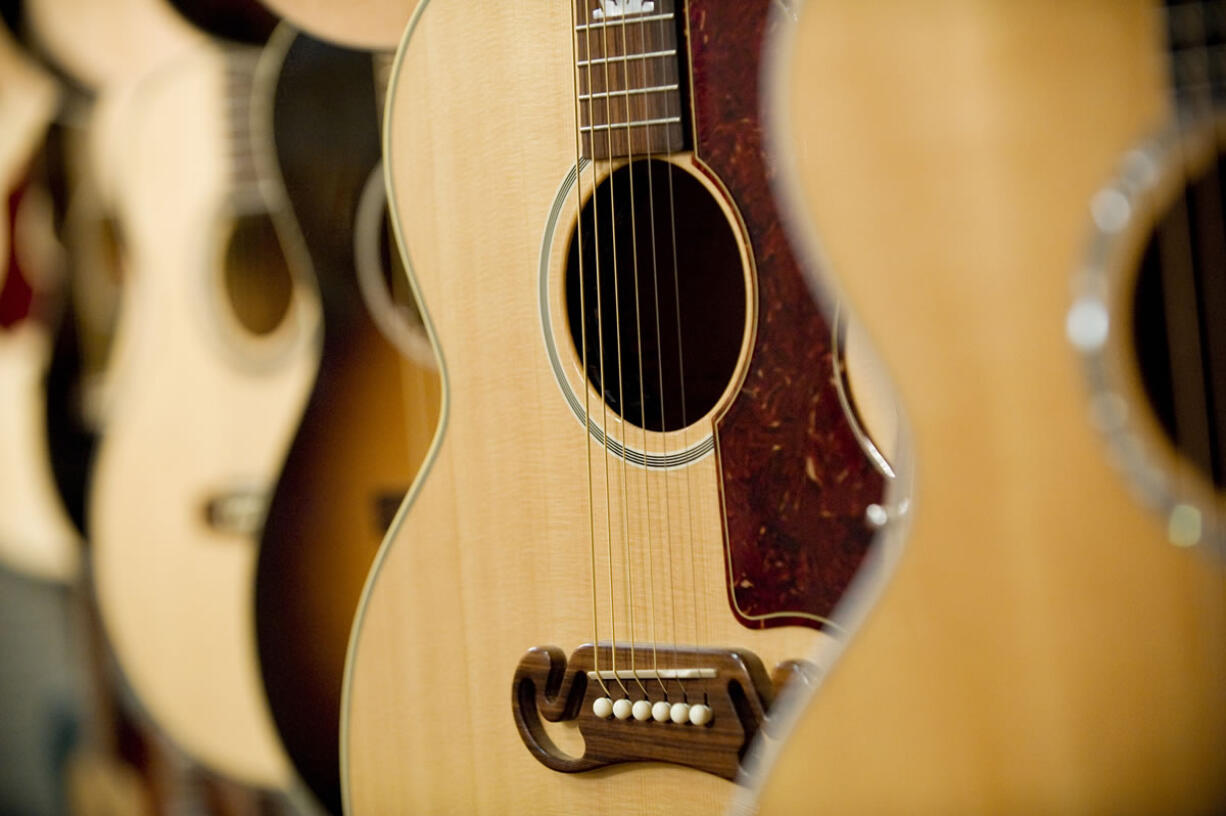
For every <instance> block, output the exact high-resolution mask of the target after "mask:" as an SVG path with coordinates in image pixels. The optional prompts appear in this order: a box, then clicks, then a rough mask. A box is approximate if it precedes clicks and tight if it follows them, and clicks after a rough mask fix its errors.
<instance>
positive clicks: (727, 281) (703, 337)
mask: <svg viewBox="0 0 1226 816" xmlns="http://www.w3.org/2000/svg"><path fill="white" fill-rule="evenodd" d="M580 224H581V229H580V230H576V231H574V232H572V234H571V239H570V250H569V256H568V260H567V268H566V307H567V316H568V319H569V327H570V335H571V340H572V341H573V342H574V346H575V351H576V354H578V355H579V357H580V359H582V358H583V356H584V348H583V343H584V335H585V334H586V344H587V355H586V357H587V376H588V379H589V380H590V381H591V383H592V385H593V387H594V388H595V389H596V391H597V392H598V393H601V394H603V395H604V399H605V402H606V404H607V405H608V407H609V408H610V409H611V410H613V411H614V412H616V413H617V414H619V415H620V416H622V417H623V418H624V419H625V420H626V421H628V422H630V423H633V424H635V425H638V426H639V427H643V428H647V429H648V430H651V431H664V430H670V431H671V430H677V429H680V428H684V427H686V426H688V425H690V424H692V423H693V422H695V421H696V420H698V419H699V418H701V417H702V416H704V415H706V414H707V413H708V412H709V411H710V410H711V409H712V408H714V407H715V404H716V402H717V401H718V400H719V398H720V396H721V395H722V394H723V393H724V391H725V390H727V387H728V383H729V381H730V380H731V379H732V377H733V375H734V373H735V371H736V364H737V358H738V356H739V354H740V350H741V346H742V343H743V340H744V335H745V272H744V268H743V266H742V261H741V254H740V251H739V249H738V245H737V241H736V236H735V234H734V233H733V230H732V226H731V225H730V224H729V223H728V219H727V217H726V216H725V215H724V212H723V210H721V209H720V206H719V204H718V203H717V202H716V200H715V199H714V198H713V197H712V195H711V193H710V192H708V191H707V189H706V188H705V187H703V186H702V184H700V183H699V182H698V180H697V179H695V178H693V177H692V176H691V175H690V174H689V173H687V172H685V171H684V170H681V169H679V168H677V167H675V166H674V165H671V164H669V163H667V162H664V161H654V160H641V161H636V162H633V163H632V164H629V165H627V166H625V167H622V168H620V169H618V170H617V171H615V172H614V173H612V174H611V175H610V176H609V177H608V178H607V179H605V180H604V181H603V182H602V183H601V184H600V185H598V186H597V188H596V191H595V194H594V195H593V196H591V197H590V198H589V199H588V200H587V201H586V202H585V204H584V206H583V210H582V213H581V216H580ZM674 238H675V240H674ZM580 246H582V251H583V261H582V263H580V260H579V251H580ZM674 249H675V252H674ZM580 281H582V286H581V285H580ZM581 303H582V307H583V308H582V309H581ZM584 313H586V314H584ZM583 318H586V320H583ZM584 323H585V324H586V325H584ZM584 328H585V329H586V332H584Z"/></svg>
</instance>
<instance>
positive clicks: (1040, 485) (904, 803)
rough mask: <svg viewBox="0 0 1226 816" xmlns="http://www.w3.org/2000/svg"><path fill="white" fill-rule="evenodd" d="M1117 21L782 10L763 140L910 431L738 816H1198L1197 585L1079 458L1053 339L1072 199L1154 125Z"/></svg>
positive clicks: (1079, 238) (1063, 342) (1122, 8)
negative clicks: (854, 599) (867, 607)
mask: <svg viewBox="0 0 1226 816" xmlns="http://www.w3.org/2000/svg"><path fill="white" fill-rule="evenodd" d="M1155 11H1156V8H1155V6H1153V5H1151V4H1148V3H1143V2H1130V3H1119V2H1114V1H1112V2H1093V1H1092V0H1080V1H1079V2H1073V3H1066V2H1039V3H1025V4H1022V3H997V2H933V3H925V4H923V6H922V9H921V7H920V6H915V5H913V4H909V3H901V2H893V3H885V4H873V5H871V6H870V5H867V4H857V3H842V4H838V3H809V4H806V7H805V9H804V12H803V15H802V17H801V21H800V27H799V29H798V31H797V39H796V41H795V44H794V46H793V48H792V49H791V50H790V51H787V52H786V53H787V54H788V55H789V59H788V60H787V62H786V63H784V68H785V70H783V71H782V72H781V76H783V77H785V78H787V77H790V78H791V81H790V83H788V84H786V85H785V86H784V87H783V88H782V89H781V91H780V92H781V93H786V98H787V99H788V100H790V104H789V118H788V119H787V120H784V123H783V124H787V125H788V126H787V127H786V129H784V130H782V131H781V132H780V134H781V136H780V137H781V138H784V139H786V140H787V143H789V144H790V145H791V146H792V147H793V148H794V149H795V151H796V153H795V155H796V169H797V171H798V179H799V181H800V182H801V186H800V191H799V194H800V195H801V196H802V197H803V200H804V201H805V202H806V203H807V205H808V207H809V208H810V210H811V213H812V215H813V217H814V222H815V223H816V225H817V227H818V228H819V229H820V231H821V235H822V236H823V240H822V244H823V248H824V250H825V256H826V257H828V258H829V260H830V268H831V270H832V271H833V272H834V273H835V274H837V275H838V276H839V281H840V285H841V286H842V288H843V289H845V291H846V292H847V294H848V296H849V299H850V302H851V306H852V308H853V309H854V311H855V313H856V314H858V315H859V316H860V317H861V318H862V319H863V320H864V322H865V324H866V325H867V327H868V330H869V332H870V334H871V336H872V337H873V338H874V340H875V341H876V342H877V343H878V345H879V346H880V348H881V349H882V352H883V355H884V356H885V358H886V362H887V363H888V364H889V366H890V370H891V371H892V372H893V375H894V377H895V380H896V383H897V386H898V391H899V393H900V397H901V399H902V401H903V409H904V412H905V414H906V418H907V420H908V422H907V423H906V424H907V425H908V426H909V428H910V430H911V433H910V435H909V437H908V440H907V441H908V443H909V444H908V446H907V447H908V448H909V449H910V450H911V451H912V453H913V456H908V457H907V460H906V463H905V464H906V467H905V468H904V470H909V469H911V468H913V470H914V488H915V502H914V505H913V514H912V517H911V519H910V536H909V544H908V545H907V547H908V549H907V552H906V553H905V554H904V556H903V558H902V560H901V563H900V565H899V569H898V573H897V577H896V579H895V580H894V581H893V583H892V584H891V585H889V586H888V587H887V588H886V590H885V592H884V594H883V595H882V596H881V600H880V604H879V605H878V606H877V607H876V608H875V609H873V610H872V611H871V612H868V613H867V617H866V619H865V622H864V625H863V627H862V628H861V629H860V630H859V631H857V632H855V633H854V634H853V636H852V638H851V641H850V645H849V646H848V647H847V652H846V655H845V656H844V657H843V658H842V660H841V661H840V662H839V663H838V664H837V665H836V666H835V668H834V669H833V670H832V671H831V673H830V674H829V675H828V677H827V679H826V681H825V682H824V683H823V684H822V685H821V687H820V688H819V689H818V692H817V694H816V696H815V699H814V701H813V703H812V705H811V707H810V709H809V712H808V713H807V714H806V716H805V717H804V719H803V721H802V722H801V724H800V726H799V727H798V729H797V731H796V733H795V735H794V736H793V737H792V739H791V741H790V742H789V743H788V745H787V750H788V753H787V754H786V755H785V756H783V757H781V758H780V760H779V763H778V766H777V769H776V772H775V774H774V775H773V776H772V777H771V778H770V779H769V780H768V782H767V784H766V786H765V788H764V790H763V793H762V813H764V814H790V813H797V812H827V813H854V812H874V813H1036V812H1042V813H1113V814H1114V813H1130V814H1131V813H1210V812H1220V811H1221V809H1222V806H1223V803H1224V802H1226V764H1224V763H1226V649H1223V644H1224V643H1226V582H1224V580H1223V573H1222V568H1221V565H1220V564H1218V563H1213V562H1212V561H1208V560H1205V559H1204V558H1202V557H1201V554H1199V553H1196V552H1190V551H1183V550H1179V549H1177V548H1174V547H1172V546H1171V545H1170V544H1168V543H1167V541H1166V536H1165V534H1164V529H1163V525H1162V524H1161V523H1160V521H1159V520H1158V519H1156V518H1155V517H1153V516H1152V515H1150V514H1149V512H1148V511H1147V510H1145V509H1144V508H1143V507H1141V506H1139V505H1138V503H1137V502H1136V500H1135V498H1134V496H1133V494H1132V492H1131V490H1130V489H1129V487H1128V485H1127V483H1126V481H1125V479H1124V478H1123V476H1122V475H1121V474H1119V473H1117V472H1116V471H1115V470H1114V469H1113V468H1112V467H1111V466H1110V464H1109V463H1108V459H1107V456H1106V446H1105V444H1104V442H1103V440H1102V439H1101V438H1100V436H1099V435H1098V434H1097V433H1096V432H1095V430H1094V429H1093V427H1092V426H1091V424H1090V422H1089V414H1088V406H1087V399H1086V395H1087V389H1086V386H1085V382H1084V380H1083V379H1082V372H1081V370H1080V368H1079V360H1078V358H1077V356H1076V354H1075V352H1074V350H1073V349H1072V347H1071V346H1070V345H1069V342H1068V340H1067V339H1066V337H1065V334H1064V326H1065V315H1066V313H1067V311H1068V308H1069V306H1070V305H1071V301H1072V289H1071V285H1070V280H1071V278H1072V275H1073V274H1074V273H1075V271H1076V270H1077V268H1078V265H1079V264H1080V263H1081V262H1082V260H1083V258H1084V253H1085V251H1086V248H1087V247H1086V242H1087V239H1088V235H1089V229H1090V222H1089V211H1088V206H1087V205H1088V202H1089V200H1090V196H1091V195H1092V194H1093V193H1094V192H1095V191H1096V190H1097V189H1098V188H1099V187H1100V186H1101V185H1103V184H1104V183H1106V182H1107V180H1108V179H1109V178H1110V175H1111V174H1112V172H1113V171H1114V169H1115V167H1116V166H1117V163H1118V162H1119V161H1120V159H1121V157H1122V155H1123V153H1124V151H1125V150H1127V149H1128V148H1129V147H1131V146H1132V145H1134V144H1135V143H1137V141H1138V140H1139V139H1141V138H1142V137H1144V136H1147V135H1148V134H1149V133H1150V132H1152V131H1153V130H1154V129H1155V128H1156V127H1157V126H1158V124H1159V123H1160V122H1161V121H1162V118H1163V104H1162V101H1163V97H1162V92H1161V88H1160V84H1159V83H1160V80H1161V77H1162V67H1161V65H1160V63H1159V61H1158V59H1157V57H1158V51H1157V49H1158V47H1159V44H1160V43H1161V38H1160V33H1159V29H1158V28H1157V27H1156V24H1157V21H1158V18H1157V17H1156V16H1155Z"/></svg>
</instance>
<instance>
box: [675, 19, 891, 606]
mask: <svg viewBox="0 0 1226 816" xmlns="http://www.w3.org/2000/svg"><path fill="white" fill-rule="evenodd" d="M770 6H771V0H690V2H689V4H688V17H689V26H690V32H689V45H690V54H691V69H692V79H693V106H694V114H695V121H694V138H695V144H696V150H697V153H698V155H699V157H700V158H701V159H702V161H703V162H704V163H705V164H706V165H707V166H708V167H710V168H711V170H712V171H713V173H714V174H715V175H716V176H717V177H718V178H719V180H720V181H721V182H722V183H723V184H724V186H725V187H726V188H727V189H728V191H729V192H730V193H731V194H732V197H733V199H734V200H735V201H736V203H737V205H738V206H739V208H740V211H741V215H742V216H743V218H744V220H745V226H746V228H747V229H748V232H749V240H750V243H751V245H752V247H753V254H754V258H755V262H756V265H757V275H758V326H757V335H756V337H755V341H754V347H753V351H752V356H751V359H750V364H749V370H748V372H747V375H746V377H745V381H744V384H743V386H742V388H741V391H740V393H738V394H737V395H736V397H735V398H734V400H733V402H732V404H731V405H730V407H729V409H728V411H727V412H726V413H725V414H724V416H722V417H721V418H720V419H719V420H718V422H717V423H716V440H717V446H718V447H717V450H718V454H719V457H720V463H721V471H722V479H723V483H722V487H723V494H724V495H723V497H724V506H725V510H726V528H725V529H726V535H727V539H726V542H725V544H726V546H727V548H728V555H729V559H728V562H729V569H730V572H729V575H728V582H729V593H730V601H732V606H733V611H734V613H735V614H736V615H737V618H738V619H739V620H741V622H742V623H744V624H745V625H747V626H750V627H754V628H765V627H770V626H782V625H806V626H814V627H820V626H821V624H820V623H819V622H818V621H816V620H814V619H813V618H812V617H805V616H819V617H826V616H828V615H830V613H831V611H832V610H833V608H834V606H835V604H837V603H838V601H839V599H840V598H841V597H842V596H843V594H844V593H845V592H846V591H847V588H848V586H849V584H850V583H851V581H852V578H853V577H854V576H855V574H856V571H857V570H858V569H859V567H860V564H861V563H862V561H863V560H864V556H865V554H866V553H867V551H868V547H869V543H870V540H871V538H872V535H873V532H872V530H871V529H870V528H869V527H868V526H867V525H866V524H865V521H864V512H865V508H866V507H867V506H868V505H869V504H870V503H873V502H877V501H880V499H881V496H882V493H883V489H884V484H883V477H882V476H881V474H880V473H879V472H878V471H877V470H876V469H875V468H874V466H873V464H872V463H871V462H870V460H869V459H868V457H867V456H866V455H865V453H864V451H863V450H862V449H861V448H860V445H859V443H858V442H857V440H856V438H855V436H854V435H853V433H852V430H851V426H850V425H849V423H848V420H847V418H846V416H845V415H844V413H843V410H842V407H841V405H840V403H839V397H838V393H837V391H836V390H835V385H834V382H835V376H836V373H835V369H834V360H833V357H832V349H831V330H830V324H829V323H828V322H827V321H826V319H825V318H824V317H823V315H822V314H821V312H820V310H819V307H818V305H817V304H816V303H815V302H814V295H813V293H812V290H811V289H810V286H811V285H812V281H813V274H814V270H807V271H806V270H802V269H801V268H800V266H799V264H798V262H797V259H796V257H795V256H794V255H793V252H792V248H791V246H790V245H789V243H788V240H787V237H786V235H785V234H784V229H783V226H782V224H781V223H780V218H779V213H778V211H777V209H776V206H775V199H774V197H773V195H772V191H771V186H770V177H771V175H772V173H773V172H774V168H773V166H772V164H771V160H770V157H769V156H768V155H767V153H766V151H765V149H764V147H763V137H762V130H763V123H762V108H761V99H760V88H759V82H760V75H761V67H762V66H761V63H762V56H763V53H762V52H763V46H764V44H765V43H766V42H767V41H769V40H770V34H771V32H770V31H768V26H769V25H771V20H772V19H774V18H772V15H771V14H770ZM766 616H771V617H766Z"/></svg>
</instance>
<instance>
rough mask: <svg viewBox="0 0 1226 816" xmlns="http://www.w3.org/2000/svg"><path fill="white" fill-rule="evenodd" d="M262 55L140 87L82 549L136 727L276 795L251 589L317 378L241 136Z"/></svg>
mask: <svg viewBox="0 0 1226 816" xmlns="http://www.w3.org/2000/svg"><path fill="white" fill-rule="evenodd" d="M258 58H259V50H258V49H253V48H239V47H233V48H223V47H219V46H207V47H202V48H199V49H196V50H195V51H194V52H193V53H191V54H190V55H189V56H187V57H185V58H183V59H181V60H179V61H177V62H176V63H175V64H174V65H173V66H170V67H168V68H166V69H165V70H163V71H161V72H159V74H158V75H157V76H156V77H155V78H152V79H150V80H149V82H148V83H147V86H146V87H145V88H144V89H142V94H141V98H140V102H139V105H138V110H137V112H136V115H135V117H134V119H133V123H132V130H131V135H130V137H129V139H128V152H127V154H126V158H127V162H126V166H125V168H124V173H125V178H126V179H127V183H126V184H125V185H124V187H123V189H122V194H121V196H120V200H119V201H118V212H117V214H118V218H119V223H120V225H121V227H122V229H123V234H124V236H125V238H126V241H125V244H126V246H127V248H128V258H129V264H128V270H129V277H130V280H129V281H127V282H125V285H124V287H123V303H122V306H121V309H122V313H123V319H122V321H121V323H120V326H119V331H118V336H117V337H116V340H115V347H114V351H113V352H112V353H113V356H114V360H115V362H114V363H113V365H114V366H115V367H116V373H115V377H114V393H113V401H112V411H111V415H110V418H109V421H108V423H107V428H106V433H105V435H104V437H103V440H102V442H101V444H100V446H99V451H98V454H97V459H96V465H95V469H94V474H93V481H92V485H93V487H92V491H91V494H90V505H89V511H90V512H89V522H90V528H89V533H90V538H91V543H92V545H93V556H94V557H93V565H94V569H93V579H94V586H95V591H96V594H97V599H98V605H99V608H100V610H101V615H102V618H103V622H104V624H105V629H106V633H107V635H108V637H109V639H110V642H111V645H112V647H113V649H114V652H115V655H116V657H117V659H118V662H119V664H120V666H121V667H122V670H123V673H124V676H125V678H126V679H127V681H128V683H129V685H130V686H131V688H132V690H133V691H134V692H135V695H136V697H137V698H138V699H139V700H140V702H141V704H142V705H143V707H144V709H145V711H146V712H147V713H148V714H149V715H150V717H151V718H152V719H153V721H154V722H156V723H157V724H158V725H159V726H160V727H161V728H162V729H163V730H164V731H165V733H166V734H167V735H169V736H170V737H171V738H172V739H173V740H174V742H175V743H176V744H177V745H178V746H180V747H181V748H182V749H184V750H185V751H186V752H187V753H188V754H189V755H191V756H192V757H193V758H195V759H196V760H198V761H199V762H201V763H202V764H204V765H206V766H207V767H209V768H212V769H213V770H215V771H219V772H222V773H225V774H227V775H229V776H231V777H232V778H234V779H236V780H238V781H241V782H245V783H249V784H251V785H254V786H259V787H264V788H273V789H278V790H285V789H287V788H289V787H290V785H291V781H292V772H291V768H290V763H289V762H288V760H287V758H286V756H285V754H284V751H283V750H282V748H281V746H280V743H279V741H278V738H277V735H276V730H275V727H274V724H273V721H272V718H271V716H270V713H269V711H268V707H267V703H266V701H265V698H264V694H263V689H262V686H261V683H260V676H259V666H258V662H257V656H256V649H255V644H254V641H253V639H252V634H253V632H254V626H255V624H254V591H253V581H254V576H255V565H256V557H257V543H258V536H259V532H260V527H261V524H262V521H263V517H264V513H265V508H266V505H267V501H268V497H269V494H270V492H271V490H272V486H273V484H274V480H275V477H276V474H277V471H278V470H279V468H280V466H281V462H282V460H283V457H284V455H285V452H286V450H287V448H288V446H289V443H290V441H291V438H292V434H293V428H294V424H295V422H296V421H297V420H298V418H299V416H300V414H301V411H302V407H303V404H304V402H305V400H306V396H307V393H308V390H309V388H310V382H311V379H312V377H313V376H314V373H315V367H316V365H317V362H318V326H319V306H318V302H317V295H316V292H315V290H314V286H313V283H312V281H311V279H310V267H309V263H310V259H309V256H308V255H307V253H306V251H305V249H304V248H303V247H302V246H301V244H300V243H298V242H296V238H297V235H298V233H297V232H296V230H295V229H293V228H292V227H288V226H286V225H285V223H284V222H285V221H286V220H287V219H288V218H290V215H289V213H288V211H287V210H286V208H285V203H284V196H283V194H280V195H278V194H277V189H278V188H277V184H276V179H275V175H273V174H272V173H271V171H270V170H269V169H268V168H269V162H268V161H267V157H266V156H265V155H264V153H263V152H262V151H263V150H264V149H263V148H261V147H260V146H259V145H260V144H261V141H260V139H261V138H263V137H264V133H263V131H258V132H257V131H254V130H253V129H254V128H257V127H261V126H263V127H266V125H261V124H260V123H263V122H266V121H267V109H266V108H265V107H262V105H263V104H265V103H253V99H255V100H266V99H268V98H269V97H268V94H267V92H266V91H262V90H257V89H256V87H255V86H256V85H258V84H259V83H257V81H256V76H257V72H256V67H257V61H258ZM261 76H263V75H261ZM261 87H267V86H261ZM253 105H256V107H254V108H253Z"/></svg>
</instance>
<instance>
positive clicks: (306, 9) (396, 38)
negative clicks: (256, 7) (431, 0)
mask: <svg viewBox="0 0 1226 816" xmlns="http://www.w3.org/2000/svg"><path fill="white" fill-rule="evenodd" d="M265 5H266V6H268V8H270V9H272V10H273V11H275V12H276V13H277V14H279V15H280V16H281V17H283V18H284V19H285V20H286V21H287V22H290V23H293V24H294V25H295V26H297V27H298V28H300V29H302V30H303V31H304V32H307V33H308V34H311V35H312V36H315V37H318V38H320V39H321V40H326V41H327V42H331V43H336V44H339V45H344V46H348V47H350V48H363V49H370V50H387V51H390V50H392V49H394V48H395V47H396V46H397V45H399V44H400V35H401V34H402V33H404V27H405V26H406V25H407V24H408V22H409V17H410V16H411V15H412V14H413V9H415V8H416V7H417V0H267V2H266V3H265Z"/></svg>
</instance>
